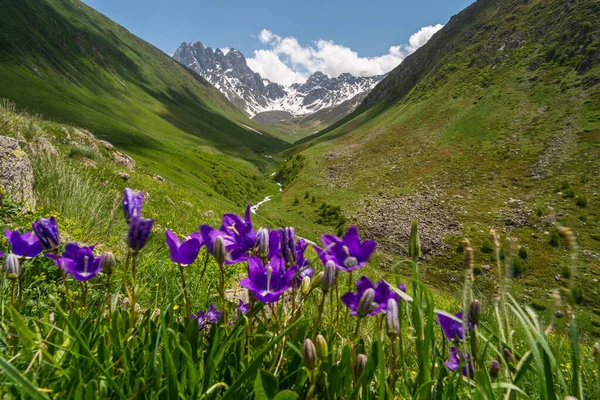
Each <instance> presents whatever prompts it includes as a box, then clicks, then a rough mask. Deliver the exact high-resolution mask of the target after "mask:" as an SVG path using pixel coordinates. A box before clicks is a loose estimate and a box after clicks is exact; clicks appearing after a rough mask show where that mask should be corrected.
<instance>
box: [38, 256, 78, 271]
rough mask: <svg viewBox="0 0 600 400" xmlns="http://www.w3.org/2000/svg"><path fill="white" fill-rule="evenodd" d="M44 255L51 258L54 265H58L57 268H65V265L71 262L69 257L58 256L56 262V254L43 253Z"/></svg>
mask: <svg viewBox="0 0 600 400" xmlns="http://www.w3.org/2000/svg"><path fill="white" fill-rule="evenodd" d="M44 257H47V258H49V259H51V260H52V262H53V263H54V265H56V266H57V267H58V269H62V270H63V271H64V270H65V265H66V264H68V263H70V262H72V260H71V259H69V258H65V257H63V256H58V262H56V256H55V255H54V254H44Z"/></svg>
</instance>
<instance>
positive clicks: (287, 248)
mask: <svg viewBox="0 0 600 400" xmlns="http://www.w3.org/2000/svg"><path fill="white" fill-rule="evenodd" d="M282 233H283V234H282V235H281V254H282V255H283V259H284V260H285V263H286V265H289V264H290V263H292V264H293V263H294V257H295V255H296V254H295V253H296V249H295V245H294V242H295V241H296V231H295V230H294V228H291V227H287V228H283V229H282Z"/></svg>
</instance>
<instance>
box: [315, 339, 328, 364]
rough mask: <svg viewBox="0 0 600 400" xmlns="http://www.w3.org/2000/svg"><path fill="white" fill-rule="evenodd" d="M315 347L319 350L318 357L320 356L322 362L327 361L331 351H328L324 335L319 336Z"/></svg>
mask: <svg viewBox="0 0 600 400" xmlns="http://www.w3.org/2000/svg"><path fill="white" fill-rule="evenodd" d="M315 347H316V349H317V356H319V358H320V359H321V360H324V359H326V358H327V354H328V352H329V351H328V349H327V341H326V340H325V338H324V337H323V335H320V334H319V335H317V339H316V340H315Z"/></svg>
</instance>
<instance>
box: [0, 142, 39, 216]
mask: <svg viewBox="0 0 600 400" xmlns="http://www.w3.org/2000/svg"><path fill="white" fill-rule="evenodd" d="M0 188H1V189H2V190H3V191H4V192H6V193H8V194H9V195H10V196H11V197H12V198H13V199H15V200H16V201H20V202H21V203H22V204H23V207H24V208H25V210H26V211H34V210H35V205H36V203H35V195H34V192H33V168H32V167H31V162H30V161H29V156H27V154H26V153H25V152H24V151H23V150H21V148H20V147H19V144H18V143H17V141H16V140H15V139H12V138H9V137H6V136H0Z"/></svg>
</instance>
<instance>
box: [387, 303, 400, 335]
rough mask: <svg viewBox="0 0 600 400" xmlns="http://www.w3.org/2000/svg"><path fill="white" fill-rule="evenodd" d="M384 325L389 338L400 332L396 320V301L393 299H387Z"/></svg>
mask: <svg viewBox="0 0 600 400" xmlns="http://www.w3.org/2000/svg"><path fill="white" fill-rule="evenodd" d="M385 317H386V320H385V322H386V323H385V327H386V331H387V334H388V336H389V337H390V338H392V339H395V338H397V337H398V333H399V332H400V323H399V321H398V303H397V302H396V300H394V299H389V300H388V302H387V309H386V312H385Z"/></svg>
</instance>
